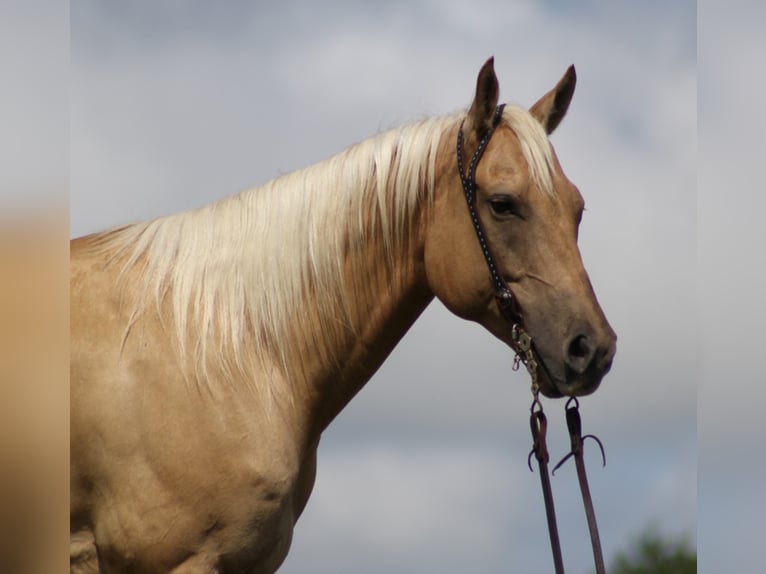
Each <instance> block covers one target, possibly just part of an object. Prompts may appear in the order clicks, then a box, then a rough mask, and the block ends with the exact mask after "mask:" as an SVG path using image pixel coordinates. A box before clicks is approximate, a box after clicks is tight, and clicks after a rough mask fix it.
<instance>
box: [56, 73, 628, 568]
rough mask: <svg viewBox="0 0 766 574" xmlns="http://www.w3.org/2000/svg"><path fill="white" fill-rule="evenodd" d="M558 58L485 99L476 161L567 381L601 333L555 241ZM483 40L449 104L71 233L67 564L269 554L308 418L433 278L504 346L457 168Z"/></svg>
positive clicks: (510, 265)
mask: <svg viewBox="0 0 766 574" xmlns="http://www.w3.org/2000/svg"><path fill="white" fill-rule="evenodd" d="M574 86H575V74H574V69H573V68H570V69H569V70H568V71H567V73H566V74H565V75H564V76H563V78H562V79H561V81H560V82H559V83H558V84H557V85H556V87H554V88H553V89H552V90H551V91H550V92H548V93H547V94H545V95H544V96H543V97H542V98H541V99H540V100H539V101H538V102H537V103H536V104H535V105H534V106H532V108H531V109H529V110H525V109H522V108H519V107H515V106H506V107H505V109H504V110H503V111H502V115H501V117H500V118H499V120H500V121H499V125H497V126H496V128H495V131H494V134H493V135H492V138H491V140H490V141H489V143H488V145H487V147H486V150H485V152H484V154H483V157H482V158H481V161H480V162H479V163H478V166H477V168H476V173H475V181H476V199H475V206H476V213H477V216H478V217H479V218H480V219H481V224H482V228H483V231H484V235H485V237H486V241H487V242H488V243H489V244H490V245H491V246H492V252H493V256H494V260H495V263H496V266H497V270H496V272H497V275H498V276H499V277H501V278H502V281H504V282H506V284H507V286H508V288H509V289H510V290H511V291H512V292H513V295H514V297H515V299H516V300H517V303H518V305H519V307H520V309H521V310H522V312H523V316H524V325H525V328H526V330H527V332H528V333H529V334H530V335H531V336H532V337H533V339H534V341H535V354H536V358H537V360H538V362H540V363H541V364H542V365H543V366H544V368H543V369H541V371H540V380H539V384H540V390H541V392H542V393H543V394H545V395H548V396H551V397H557V396H562V395H568V396H575V395H583V394H587V393H590V392H592V391H594V390H595V389H596V387H597V386H598V385H599V383H600V381H601V379H602V377H603V375H604V374H605V373H606V372H607V371H608V369H609V367H610V365H611V362H612V358H613V356H614V353H615V340H616V337H615V334H614V332H613V331H612V329H611V328H610V326H609V324H608V323H607V321H606V318H605V317H604V314H603V312H602V310H601V308H600V307H599V304H598V302H597V300H596V297H595V295H594V293H593V289H592V287H591V284H590V282H589V280H588V276H587V273H586V271H585V269H584V267H583V264H582V260H581V258H580V253H579V250H578V247H577V232H578V227H579V223H580V218H581V215H582V211H583V209H584V203H583V199H582V197H581V195H580V193H579V192H578V190H577V188H576V187H575V186H574V185H573V184H572V183H571V182H570V181H569V180H568V179H567V178H566V176H565V175H564V173H563V172H562V170H561V166H560V165H559V162H558V160H557V158H556V155H555V154H554V152H553V149H552V147H551V145H550V143H549V141H548V138H547V136H548V135H549V134H550V133H551V132H552V131H553V130H554V129H555V128H556V127H557V126H558V124H559V123H560V122H561V120H562V119H563V117H564V115H565V114H566V111H567V108H568V106H569V102H570V99H571V97H572V94H573V92H574ZM497 101H498V83H497V79H496V76H495V72H494V67H493V61H492V60H491V59H490V60H489V61H488V62H487V63H486V64H485V65H484V66H483V67H482V69H481V71H480V72H479V76H478V81H477V87H476V94H475V99H474V101H473V103H472V105H471V107H470V109H469V111H468V112H467V113H460V114H453V115H448V116H442V117H435V118H430V119H426V120H423V121H420V122H417V123H413V124H409V125H405V126H403V127H400V128H398V129H394V130H391V131H388V132H385V133H382V134H379V135H377V136H375V137H373V138H371V139H369V140H365V141H363V142H361V143H358V144H356V145H354V146H352V147H350V148H348V149H347V150H345V151H344V152H342V153H340V154H338V155H336V156H334V157H332V158H330V159H328V160H326V161H324V162H322V163H319V164H317V165H314V166H312V167H309V168H306V169H303V170H300V171H297V172H294V173H290V174H287V175H284V176H282V177H280V178H278V179H275V180H273V181H271V182H269V183H267V184H266V185H264V186H262V187H260V188H257V189H252V190H248V191H244V192H242V193H240V194H238V195H235V196H231V197H228V198H225V199H223V200H220V201H218V202H216V203H213V204H211V205H209V206H207V207H204V208H201V209H198V210H194V211H189V212H185V213H181V214H177V215H172V216H169V217H164V218H160V219H156V220H152V221H148V222H143V223H137V224H133V225H128V226H125V227H121V228H118V229H114V230H111V231H107V232H104V233H100V234H96V235H91V236H87V237H82V238H78V239H74V240H73V241H72V243H71V261H72V263H71V266H72V274H71V545H70V549H71V569H72V571H73V572H102V573H107V572H163V573H164V572H173V573H182V572H195V573H213V572H216V573H222V572H251V573H270V572H274V571H275V570H276V569H277V568H278V567H279V565H280V564H281V563H282V561H283V560H284V558H285V556H286V554H287V551H288V548H289V546H290V541H291V537H292V531H293V526H294V524H295V522H296V520H297V519H298V517H299V516H300V514H301V512H302V510H303V508H304V506H305V504H306V502H307V500H308V497H309V494H310V492H311V489H312V486H313V482H314V475H315V470H316V450H317V445H318V442H319V438H320V435H321V433H322V431H323V430H324V429H325V428H326V427H327V425H328V424H329V423H330V422H331V421H332V420H333V419H334V418H335V416H336V415H337V414H338V413H339V412H340V411H341V409H343V407H344V406H345V405H346V404H347V403H348V401H349V400H351V398H352V397H353V396H354V395H355V394H356V393H357V392H358V391H359V390H360V389H361V387H362V386H363V385H364V384H365V383H366V382H367V381H368V380H369V379H370V377H371V376H372V374H373V373H374V372H375V371H376V369H377V368H378V367H379V366H380V365H381V363H382V362H383V361H384V360H385V358H386V357H387V356H388V354H389V353H390V352H391V350H392V349H393V347H394V346H395V345H396V343H397V342H398V341H399V340H400V339H401V337H402V336H403V335H404V334H405V332H406V331H407V330H408V329H409V327H410V326H411V325H412V324H413V322H414V321H415V320H416V319H417V318H418V316H419V315H420V313H421V312H422V311H423V310H424V309H425V307H426V306H427V305H428V304H429V302H430V301H431V300H432V299H433V298H434V296H436V297H437V298H438V299H440V300H441V301H442V302H443V303H444V305H446V307H447V308H448V309H450V310H451V311H452V312H453V313H455V314H457V315H459V316H460V317H463V318H466V319H469V320H472V321H477V322H479V323H481V324H482V325H484V326H485V327H486V328H487V329H488V330H489V331H490V332H492V333H493V334H494V335H496V336H497V337H499V338H500V339H502V340H504V341H506V342H507V343H509V344H512V343H513V341H512V340H511V338H510V330H509V326H508V323H507V322H506V321H505V319H504V318H503V316H502V314H501V313H500V311H499V309H498V306H497V305H496V301H495V290H494V288H493V284H492V281H491V280H490V277H489V273H488V271H487V267H486V264H485V260H484V257H483V256H482V250H481V248H480V245H479V242H478V241H477V238H476V234H475V233H474V228H473V224H472V222H471V218H470V217H469V213H468V210H467V208H466V201H465V198H464V196H463V189H462V182H461V178H460V176H459V175H458V168H457V160H458V158H457V155H456V152H455V142H456V138H457V134H458V131H459V130H460V129H461V125H462V126H463V127H462V129H463V134H464V146H463V149H464V153H465V154H466V157H465V158H463V159H464V161H466V162H468V161H469V160H470V154H472V153H473V150H475V149H476V147H477V145H478V142H479V140H480V138H481V136H482V134H484V133H486V130H487V129H488V127H489V125H490V122H492V120H493V114H494V113H495V110H496V106H497Z"/></svg>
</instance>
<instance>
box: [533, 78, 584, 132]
mask: <svg viewBox="0 0 766 574" xmlns="http://www.w3.org/2000/svg"><path fill="white" fill-rule="evenodd" d="M576 83H577V74H575V68H574V66H573V65H572V66H569V69H568V70H567V71H566V73H565V74H564V76H563V77H562V78H561V79H560V80H559V83H558V84H556V87H555V88H553V89H552V90H551V91H550V92H548V93H547V94H545V95H544V96H543V97H542V98H540V99H539V100H538V101H537V103H536V104H535V105H534V106H532V107H531V108H530V109H529V112H530V113H531V114H532V115H533V116H534V117H535V118H537V120H538V121H539V122H540V123H541V124H542V125H543V128H545V131H546V132H547V133H548V135H550V134H552V133H553V130H555V129H556V126H558V125H559V124H560V123H561V120H563V119H564V116H565V115H566V113H567V109H568V108H569V102H571V101H572V95H573V94H574V90H575V84H576Z"/></svg>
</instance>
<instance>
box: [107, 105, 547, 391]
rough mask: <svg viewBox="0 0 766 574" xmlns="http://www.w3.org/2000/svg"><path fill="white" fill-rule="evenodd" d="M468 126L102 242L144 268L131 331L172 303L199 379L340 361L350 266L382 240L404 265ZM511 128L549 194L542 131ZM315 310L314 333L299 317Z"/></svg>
mask: <svg viewBox="0 0 766 574" xmlns="http://www.w3.org/2000/svg"><path fill="white" fill-rule="evenodd" d="M460 118H461V115H459V114H453V115H449V116H443V117H437V118H430V119H426V120H423V121H420V122H415V123H412V124H408V125H405V126H403V127H400V128H397V129H393V130H391V131H387V132H385V133H381V134H379V135H377V136H375V137H372V138H370V139H368V140H365V141H363V142H361V143H359V144H356V145H354V146H352V147H350V148H348V149H347V150H345V151H343V152H341V153H340V154H338V155H336V156H334V157H331V158H330V159H328V160H325V161H323V162H321V163H318V164H316V165H314V166H311V167H308V168H305V169H302V170H299V171H296V172H293V173H289V174H287V175H284V176H281V177H279V178H277V179H275V180H273V181H271V182H269V183H267V184H265V185H263V186H262V187H260V188H257V189H251V190H247V191H244V192H242V193H240V194H238V195H234V196H231V197H228V198H225V199H222V200H220V201H217V202H215V203H212V204H210V205H208V206H206V207H203V208H200V209H197V210H193V211H188V212H184V213H180V214H176V215H172V216H168V217H163V218H159V219H155V220H152V221H148V222H143V223H137V224H133V225H129V226H127V227H124V228H121V229H118V230H115V231H112V232H109V233H107V234H104V235H103V236H101V239H100V244H101V245H102V247H104V248H105V249H108V250H110V251H111V252H112V253H115V254H116V259H119V260H120V261H121V262H122V265H123V267H122V270H123V274H125V273H127V272H128V271H129V270H131V269H133V268H135V267H137V266H139V264H140V268H141V269H142V276H141V277H140V278H139V279H138V281H139V283H140V284H141V285H142V288H143V291H142V292H141V293H140V294H139V295H138V296H137V299H136V301H135V302H134V305H135V309H133V310H132V315H133V321H135V320H136V319H137V318H138V317H139V316H140V315H141V313H143V312H144V311H146V310H147V309H148V308H149V307H151V306H152V305H157V306H160V305H163V304H165V305H170V307H171V308H172V317H173V328H174V330H175V332H176V333H177V334H178V344H179V350H180V357H181V358H182V360H183V361H184V364H188V361H189V360H190V358H192V363H191V364H193V365H194V369H196V372H198V373H199V369H202V371H203V372H204V371H207V370H208V368H216V369H219V370H223V371H224V372H245V373H246V372H248V370H249V367H250V366H252V365H253V364H258V365H260V366H262V367H263V366H266V367H269V368H273V369H276V370H277V371H279V372H280V373H283V374H288V373H289V374H290V375H291V376H293V375H294V374H295V373H294V371H295V370H296V369H300V363H301V361H300V359H299V357H300V356H301V353H302V352H304V353H305V352H306V351H307V349H310V350H311V352H315V353H318V354H319V356H320V357H321V359H322V360H323V361H325V362H326V363H328V364H333V363H338V362H339V361H340V360H341V357H338V356H336V352H334V349H337V348H338V346H337V345H336V342H338V341H340V340H341V339H342V338H343V337H344V336H347V334H348V332H349V330H351V331H352V332H354V331H355V330H356V329H357V328H358V325H354V324H353V321H352V320H351V316H350V312H349V309H348V308H347V302H346V297H345V296H344V294H345V293H346V292H347V288H348V287H349V286H348V285H346V284H345V282H346V278H345V277H346V275H345V272H344V271H345V267H344V266H345V265H347V264H348V259H349V258H348V255H349V253H353V252H357V251H360V250H362V249H364V248H365V246H368V245H370V243H371V242H372V243H374V244H375V245H378V246H379V247H380V251H381V253H383V254H385V257H384V260H385V261H386V263H385V265H387V266H389V267H390V266H392V265H394V264H395V259H396V256H397V254H398V253H399V251H400V250H401V246H402V244H403V242H405V241H406V240H407V235H408V232H409V230H410V227H411V225H412V223H413V221H414V216H415V215H416V214H417V212H418V209H419V208H420V207H422V206H425V207H427V206H428V205H430V203H431V202H432V199H433V195H434V175H435V174H434V169H435V164H436V155H437V151H438V150H439V144H440V141H441V138H442V135H443V134H445V133H447V132H449V131H450V129H451V128H453V127H454V126H456V125H457V123H458V122H459V120H460ZM503 119H504V121H506V122H507V123H508V124H509V125H510V127H511V128H512V129H513V130H514V131H515V132H516V134H517V136H518V137H519V140H520V141H521V145H522V152H523V154H524V157H525V159H526V160H527V162H528V164H529V168H530V176H531V177H532V178H534V179H535V180H536V181H537V182H538V186H539V187H541V188H542V189H544V190H548V191H549V192H550V190H551V189H552V185H551V172H552V170H553V159H552V153H551V150H550V145H549V143H548V140H547V137H546V135H545V132H544V130H543V129H542V127H541V126H540V124H539V123H538V122H537V121H536V120H535V119H534V118H532V116H531V115H530V114H529V113H528V112H527V111H526V110H523V109H521V108H517V107H512V106H507V107H506V109H505V113H504V116H503ZM450 149H452V148H451V147H450ZM352 271H353V269H352ZM382 272H384V271H382ZM354 281H355V282H356V281H359V282H360V283H359V284H360V285H362V286H363V287H364V286H365V281H367V280H366V279H364V278H359V279H356V278H355V279H354ZM354 287H355V288H356V287H357V285H355V286H354ZM307 305H310V306H311V310H310V312H311V314H312V318H313V320H314V321H315V322H316V323H317V325H316V326H314V328H309V327H310V326H308V325H304V324H299V323H300V319H296V309H306V306H307ZM129 329H130V327H128V331H129ZM187 334H193V335H187ZM127 336H128V335H127V332H126V337H127ZM211 341H215V342H216V344H214V345H212V344H209V342H211Z"/></svg>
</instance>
